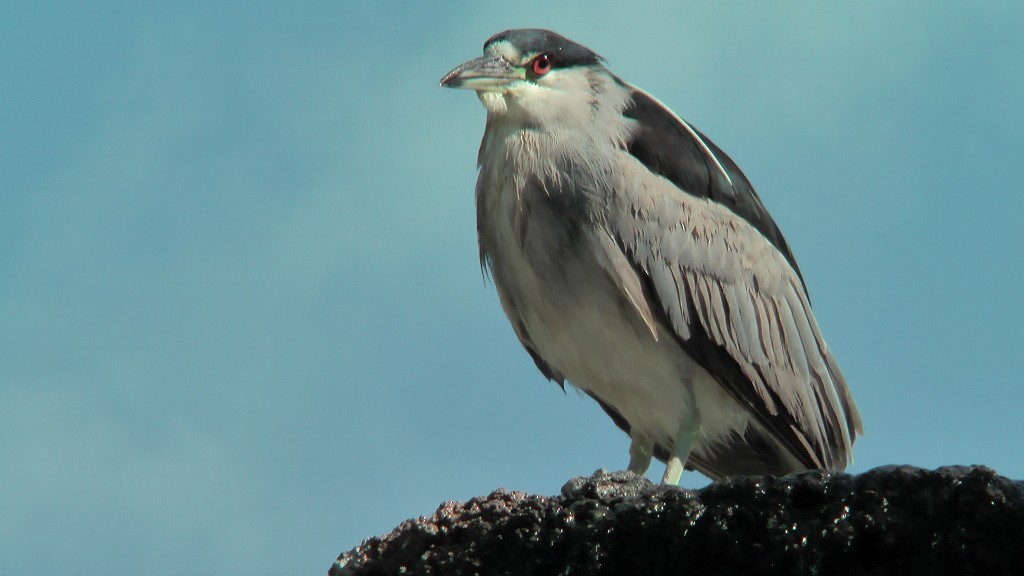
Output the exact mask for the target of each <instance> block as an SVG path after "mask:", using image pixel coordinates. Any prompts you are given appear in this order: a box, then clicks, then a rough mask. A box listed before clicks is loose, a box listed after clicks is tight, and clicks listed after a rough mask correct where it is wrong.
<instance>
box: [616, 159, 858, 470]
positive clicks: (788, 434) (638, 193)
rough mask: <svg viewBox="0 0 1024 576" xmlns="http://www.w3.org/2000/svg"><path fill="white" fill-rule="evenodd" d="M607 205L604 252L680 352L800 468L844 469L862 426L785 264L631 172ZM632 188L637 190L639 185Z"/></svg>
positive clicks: (712, 206) (746, 235)
mask: <svg viewBox="0 0 1024 576" xmlns="http://www.w3.org/2000/svg"><path fill="white" fill-rule="evenodd" d="M628 164H629V166H628V167H627V169H626V170H627V171H632V172H633V173H634V174H637V173H641V172H642V173H643V175H642V176H640V177H637V178H632V179H629V182H630V184H629V185H628V186H627V185H626V183H625V180H624V181H623V182H622V183H620V184H621V185H620V186H617V187H615V192H614V193H613V194H611V195H610V196H609V200H608V202H609V211H608V212H607V222H606V223H605V225H606V227H607V230H606V232H607V234H608V235H609V237H610V239H611V242H602V245H603V246H604V249H605V250H606V251H608V250H619V251H620V252H621V254H619V255H610V256H609V259H610V260H612V261H615V259H616V258H617V257H620V256H625V258H626V260H627V261H628V262H629V263H630V266H631V267H632V270H631V271H626V270H623V271H620V275H622V276H625V275H628V274H630V273H632V274H636V275H637V276H638V277H639V278H640V279H641V281H642V282H643V283H645V284H646V297H647V298H648V300H649V302H647V305H648V306H649V308H650V309H651V310H656V311H658V313H660V314H662V318H663V322H664V324H665V325H666V326H669V327H671V329H672V331H673V333H674V334H673V336H674V337H675V339H676V341H677V342H678V343H679V345H680V346H681V347H682V348H683V349H684V350H685V351H686V352H687V353H688V354H689V355H690V356H691V357H692V358H693V359H694V360H696V361H697V362H698V363H700V364H701V365H702V366H703V367H704V368H706V369H707V370H708V371H709V372H710V373H711V374H713V375H714V376H715V377H716V378H717V379H718V380H719V382H720V383H721V384H722V386H723V387H725V388H726V389H727V390H728V391H729V392H730V393H731V394H732V395H733V396H734V397H735V398H736V399H737V400H738V401H739V402H740V403H741V404H743V405H745V406H747V407H749V409H750V411H751V413H752V414H753V416H754V417H755V418H756V419H757V420H758V421H759V422H760V423H761V424H762V426H763V427H764V428H765V429H766V430H768V431H769V432H770V433H771V434H772V435H773V436H774V437H775V438H776V439H777V440H779V441H780V442H781V443H782V445H784V446H785V447H787V448H788V450H789V451H790V452H791V453H792V454H793V455H794V456H795V457H797V458H798V459H799V460H800V461H801V462H802V463H804V464H805V465H806V466H807V467H808V468H820V469H842V468H844V467H845V466H846V464H847V462H848V460H849V457H850V453H851V447H852V444H853V440H854V438H855V435H856V434H857V433H859V432H861V423H860V417H859V415H858V414H857V409H856V406H855V405H854V403H853V400H852V398H851V396H850V393H849V390H848V388H847V386H846V381H845V379H844V378H843V375H842V372H841V371H840V370H839V366H838V365H837V364H836V361H835V358H834V357H833V356H832V353H831V352H830V351H829V349H828V347H827V346H826V344H825V340H824V339H823V338H822V336H821V333H820V332H819V330H818V325H817V322H816V321H815V319H814V315H813V313H812V312H811V307H810V303H809V301H808V298H807V294H806V291H805V290H804V287H803V283H802V281H801V278H800V276H799V275H798V274H797V272H796V271H795V270H794V268H793V267H792V266H791V265H790V263H789V262H788V258H787V257H786V256H785V255H783V254H782V253H781V252H780V251H779V249H778V248H777V247H776V246H774V245H773V244H772V243H771V242H769V241H768V240H767V239H766V238H765V236H764V235H763V234H762V233H760V232H759V231H758V230H757V229H756V228H755V227H753V226H752V225H751V224H750V223H749V222H747V221H746V220H744V219H743V218H741V217H739V216H738V215H737V214H735V213H734V212H732V211H730V210H729V209H728V208H726V207H723V206H721V205H719V204H717V203H714V202H712V201H710V200H709V199H708V198H699V197H695V196H693V195H690V194H686V193H684V192H682V191H680V190H679V189H678V188H676V187H675V186H672V185H671V183H670V182H668V181H667V180H665V179H663V178H659V177H655V176H653V175H651V174H650V173H649V172H647V171H646V170H645V169H644V168H643V167H642V166H641V165H640V164H639V163H636V162H632V163H628ZM638 182H642V183H643V184H641V185H638V184H637V183H638Z"/></svg>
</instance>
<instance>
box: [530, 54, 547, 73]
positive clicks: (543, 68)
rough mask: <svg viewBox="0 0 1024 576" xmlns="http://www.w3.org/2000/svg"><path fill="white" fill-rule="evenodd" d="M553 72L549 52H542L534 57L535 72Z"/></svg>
mask: <svg viewBox="0 0 1024 576" xmlns="http://www.w3.org/2000/svg"><path fill="white" fill-rule="evenodd" d="M548 72H551V57H550V56H548V55H547V54H541V55H540V56H537V57H536V58H534V59H533V73H534V74H536V75H537V76H543V75H545V74H547V73H548Z"/></svg>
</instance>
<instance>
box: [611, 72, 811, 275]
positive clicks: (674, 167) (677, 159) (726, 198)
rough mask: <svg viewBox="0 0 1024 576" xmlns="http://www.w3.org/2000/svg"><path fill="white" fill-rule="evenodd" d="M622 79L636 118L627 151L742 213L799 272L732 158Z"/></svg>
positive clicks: (629, 114)
mask: <svg viewBox="0 0 1024 576" xmlns="http://www.w3.org/2000/svg"><path fill="white" fill-rule="evenodd" d="M620 82H621V81H620ZM622 84H623V86H624V87H626V88H627V89H628V90H629V96H628V98H627V99H626V100H625V101H624V103H623V105H622V115H623V117H625V118H628V119H631V120H633V121H634V122H635V125H634V126H633V129H632V130H631V132H630V133H629V136H628V137H627V138H626V139H625V141H624V143H623V144H624V149H625V150H626V152H628V153H629V154H630V155H631V156H632V157H633V158H635V159H636V160H638V161H639V162H640V163H641V164H642V165H643V166H644V167H645V168H646V169H647V170H649V171H650V172H652V173H653V174H656V175H658V176H660V177H662V178H665V179H667V180H668V181H670V182H671V183H672V184H674V185H675V186H676V187H677V188H678V189H679V190H680V191H681V192H683V193H685V194H688V195H690V196H693V197H696V198H705V199H707V200H708V201H710V202H712V203H714V204H716V205H719V206H721V207H722V208H724V209H726V210H728V211H729V212H731V213H732V214H734V215H735V216H737V217H739V218H741V219H742V220H743V221H745V222H746V223H747V224H749V225H750V226H751V227H752V228H753V229H754V230H756V231H757V232H758V233H760V235H762V236H763V237H764V238H765V239H766V240H767V241H768V242H769V243H770V244H771V245H772V246H774V248H775V249H776V250H778V251H779V253H780V254H781V255H782V256H783V257H785V259H786V260H787V261H788V262H789V265H790V266H791V267H792V268H793V270H794V271H796V273H797V275H798V276H799V275H800V269H799V267H798V266H797V263H796V258H795V257H794V256H793V253H792V250H791V249H790V247H789V244H788V243H787V242H786V239H785V237H784V236H783V235H782V231H781V230H780V229H779V227H778V225H777V224H776V223H775V220H774V219H773V218H772V216H771V214H769V213H768V210H767V209H766V208H765V206H764V203H763V202H762V201H761V198H760V197H759V196H758V194H757V192H756V191H755V190H754V187H753V185H752V184H751V183H750V181H749V180H748V179H747V177H746V175H745V174H744V173H743V171H742V170H740V168H739V166H738V165H737V164H736V163H735V162H734V161H733V160H732V158H730V157H729V155H728V154H726V153H725V152H724V151H722V149H721V148H719V147H718V146H717V145H715V143H714V142H712V141H711V139H710V138H708V137H707V136H705V135H704V134H703V133H702V132H701V131H700V130H698V129H697V128H695V127H694V126H692V125H691V124H690V123H688V122H686V121H685V120H683V119H682V118H680V117H679V116H678V115H676V114H675V113H674V112H672V111H671V110H670V109H669V108H668V107H666V106H665V105H664V104H662V103H661V102H660V101H658V100H657V99H656V98H654V97H653V96H651V95H650V94H648V93H647V92H644V91H643V90H641V89H639V88H636V87H634V86H631V85H629V84H627V83H625V82H623V83H622Z"/></svg>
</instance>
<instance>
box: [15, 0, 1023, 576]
mask: <svg viewBox="0 0 1024 576" xmlns="http://www.w3.org/2000/svg"><path fill="white" fill-rule="evenodd" d="M983 6H984V7H982V5H979V4H971V3H962V5H959V6H955V5H942V6H939V5H937V4H935V3H931V2H905V3H898V4H893V3H889V2H861V3H857V4H856V5H851V6H844V7H842V8H838V7H836V6H832V5H828V6H826V5H824V4H813V5H812V4H811V3H796V2H782V3H774V4H771V5H769V4H768V3H756V4H753V5H752V4H751V3H747V2H728V1H727V2H716V3H705V2H700V3H696V2H694V3H690V2H687V3H676V2H663V3H652V4H651V5H649V6H648V7H646V8H645V9H642V10H641V9H638V8H631V7H627V3H623V2H618V3H600V2H597V3H594V2H579V3H566V4H559V5H557V6H556V5H551V4H550V3H536V2H520V3H517V4H516V5H515V9H514V10H511V5H510V4H508V3H496V2H453V3H450V4H443V5H442V4H439V3H429V4H427V3H418V4H410V5H406V4H402V3H385V2H380V3H366V4H362V3H360V4H353V3H345V2H340V3H339V2H329V3H328V2H323V3H300V4H286V3H283V2H282V3H269V2H246V3H242V2H222V3H205V2H174V3H146V2H130V3H127V2H126V3H121V4H118V3H107V4H105V5H104V6H103V7H99V6H97V5H93V4H87V3H78V4H47V3H43V2H9V3H5V5H4V6H3V8H0V29H2V32H3V33H2V34H0V77H2V78H3V87H2V88H0V133H2V134H3V137H2V138H0V486H2V488H3V489H2V490H0V511H2V512H0V571H2V572H4V573H9V574H25V575H33V574H44V573H47V574H48V573H52V572H54V571H55V570H60V571H62V572H68V573H73V574H116V575H119V574H138V573H148V574H240V573H246V574H310V573H313V574H319V573H322V572H323V571H325V570H326V569H327V568H328V567H329V565H330V563H331V562H332V561H333V559H334V558H335V556H336V555H337V554H338V553H339V552H342V551H344V550H347V549H349V548H351V547H353V546H355V545H356V544H358V543H359V541H360V540H361V539H362V538H364V537H367V536H370V535H373V534H378V533H382V532H385V531H387V530H389V529H390V528H392V527H393V526H395V525H396V524H398V523H399V522H400V521H402V520H403V519H405V518H408V517H415V516H418V515H422V514H429V513H431V512H432V511H433V510H434V508H435V507H436V506H437V505H438V504H439V503H441V502H442V501H443V500H464V499H468V498H470V497H472V496H475V495H480V494H486V493H488V492H490V491H491V490H493V489H496V488H498V487H506V488H509V489H516V490H524V491H530V492H537V493H544V494H554V493H557V491H558V489H559V487H560V486H561V484H562V483H563V482H565V481H566V480H567V479H568V478H570V477H571V476H574V475H581V474H589V473H590V472H592V471H593V470H595V469H597V468H601V467H604V468H619V467H623V466H624V465H625V463H626V460H627V454H626V449H627V445H628V440H627V439H626V437H625V435H623V434H622V433H620V432H619V431H618V430H617V429H616V428H615V427H614V425H613V424H612V423H611V421H610V420H609V419H608V418H607V417H606V416H604V414H603V413H602V412H601V411H600V409H599V408H598V407H597V406H596V405H595V404H594V403H593V402H591V401H590V400H588V399H584V398H580V397H579V396H578V395H577V394H575V393H574V392H572V391H570V392H569V393H568V394H563V393H562V392H561V391H560V390H559V389H558V387H557V386H555V385H554V384H552V383H549V382H546V381H545V380H544V379H543V378H542V376H541V375H540V374H539V373H538V372H537V371H536V369H535V368H534V366H533V363H532V362H531V361H530V359H529V357H528V356H527V355H526V353H525V352H524V351H522V349H521V348H520V347H519V345H518V343H517V342H516V340H515V337H514V335H513V333H512V330H511V329H510V328H509V326H508V325H507V322H506V321H505V319H504V317H503V315H502V313H501V311H500V308H499V306H498V303H497V298H496V297H495V294H494V292H493V287H491V286H488V285H485V284H484V282H483V281H482V277H481V274H480V270H479V269H478V267H477V259H476V240H475V223H474V220H473V218H474V214H473V198H472V190H473V183H474V180H475V154H476V148H477V145H478V142H479V138H480V134H481V132H482V129H483V122H484V110H483V108H482V107H481V106H480V104H479V103H478V102H477V101H476V99H475V98H474V97H473V95H472V94H471V93H468V92H464V91H452V90H442V89H440V88H438V87H437V81H438V79H439V78H440V77H441V75H442V74H444V73H445V72H447V71H448V70H449V69H450V68H452V67H453V66H455V65H456V64H459V63H461V62H462V61H464V60H467V59H469V58H472V57H475V56H477V55H478V54H479V53H480V47H481V45H482V43H483V41H484V40H485V39H486V38H487V37H488V36H490V35H491V34H493V33H494V32H497V31H500V30H503V29H506V28H511V27H520V26H543V27H548V28H552V29H555V30H557V31H559V32H561V33H563V34H565V35H567V36H569V37H570V38H573V39H576V40H578V41H580V42H582V43H584V44H586V45H588V46H590V47H591V48H593V49H595V50H597V51H598V52H599V53H601V54H602V55H604V56H605V57H606V58H607V59H608V62H609V66H610V68H611V69H612V70H613V71H615V72H616V73H617V74H619V75H620V76H622V77H623V78H625V79H627V80H629V81H631V82H633V83H635V84H637V85H639V86H642V87H644V88H645V89H647V90H648V91H650V92H651V93H653V94H654V95H656V96H657V97H658V98H659V99H661V100H662V101H663V102H665V103H666V104H668V105H669V106H670V107H672V108H673V109H674V110H675V111H676V112H677V113H679V114H680V115H681V116H683V117H684V118H687V119H688V120H690V121H691V122H692V123H693V124H695V125H696V126H698V127H699V128H700V129H701V130H702V131H704V132H705V133H706V134H708V135H709V136H710V137H711V138H712V139H713V140H714V141H715V142H716V143H717V144H718V145H719V146H721V147H722V148H724V149H725V150H726V151H728V152H729V153H730V155H731V156H732V157H733V158H734V159H735V160H737V162H738V163H739V164H740V165H741V166H742V167H743V169H744V170H745V172H746V174H747V175H748V176H749V177H750V179H751V180H752V181H753V182H754V184H755V186H756V187H757V189H758V190H759V192H760V194H761V196H762V198H763V199H764V200H765V202H766V204H767V205H768V207H769V209H770V210H771V211H772V213H773V215H774V216H775V218H776V220H777V221H778V223H779V224H780V226H781V227H782V229H783V231H784V232H785V234H786V236H787V239H788V240H789V242H790V244H791V246H792V248H793V250H794V253H795V254H796V257H797V259H798V260H799V262H800V265H801V268H802V270H803V273H804V275H805V277H806V279H807V283H808V285H809V287H810V290H811V295H812V298H813V301H814V305H815V310H816V313H817V315H818V318H819V321H820V324H821V326H822V329H823V331H824V334H825V336H826V338H827V339H828V341H829V343H830V344H831V346H832V347H833V349H834V350H835V352H836V355H837V356H838V358H839V360H840V363H841V364H842V366H843V369H844V371H845V372H846V375H847V378H848V380H849V382H850V384H851V386H852V388H853V392H854V395H855V397H856V399H857V401H858V403H859V405H860V408H861V411H862V414H863V416H864V421H865V427H866V430H867V435H866V436H865V437H864V438H862V439H861V440H860V441H859V442H858V443H857V445H856V450H855V456H856V462H855V465H854V466H853V467H852V471H854V472H859V471H863V470H866V469H868V468H872V467H875V466H879V465H885V464H892V463H910V464H915V465H919V466H926V467H935V466H940V465H946V464H971V463H983V464H987V465H989V466H992V467H993V468H995V469H996V470H997V471H998V472H1000V473H1002V474H1005V475H1007V476H1011V477H1014V478H1024V456H1021V450H1020V447H1019V438H1020V437H1021V433H1022V430H1024V424H1022V423H1021V419H1020V414H1021V411H1022V409H1024V389H1022V388H1021V379H1020V377H1019V375H1018V373H1017V371H1016V370H1017V368H1018V365H1019V364H1020V361H1021V358H1022V354H1021V350H1020V336H1021V334H1020V331H1021V330H1020V326H1021V321H1022V320H1024V305H1022V304H1021V299H1020V298H1019V296H1018V292H1019V291H1020V286H1021V282H1022V279H1024V277H1022V272H1021V263H1022V257H1021V249H1022V247H1024V225H1022V224H1021V217H1022V214H1024V200H1022V190H1021V185H1020V183H1019V178H1018V177H1017V171H1018V170H1019V166H1020V158H1019V156H1020V153H1021V151H1022V150H1024V113H1022V112H1021V107H1020V102H1024V74H1022V68H1021V64H1020V55H1021V54H1024V37H1022V36H1021V34H1020V30H1019V22H1021V21H1024V9H1022V8H1021V6H1022V5H1021V4H1020V3H1017V2H1002V3H1000V2H990V3H986V4H984V5H983ZM656 468H657V467H656ZM658 475H660V470H657V469H656V470H652V473H651V476H652V477H657V476H658ZM703 482H704V480H702V479H701V478H700V477H699V476H697V475H693V474H690V475H687V476H686V477H684V484H687V485H689V486H699V485H701V484H702V483H703Z"/></svg>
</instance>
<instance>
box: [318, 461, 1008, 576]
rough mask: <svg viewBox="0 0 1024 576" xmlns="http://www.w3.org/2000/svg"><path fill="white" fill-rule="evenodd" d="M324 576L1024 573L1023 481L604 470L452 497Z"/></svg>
mask: <svg viewBox="0 0 1024 576" xmlns="http://www.w3.org/2000/svg"><path fill="white" fill-rule="evenodd" d="M329 574H330V576H349V575H351V576H357V575H370V574H373V575H377V574H424V575H430V574H446V575H451V574H481V575H486V574H552V575H555V574H562V575H589V574H601V575H622V574H645V575H647V574H692V575H700V576H706V575H713V574H723V575H726V574H728V575H733V574H829V575H843V574H857V575H881V574H962V575H971V574H985V575H996V574H1024V483H1021V482H1015V481H1013V480H1009V479H1006V478H1003V477H1001V476H999V475H997V474H996V473H995V472H994V471H993V470H991V469H989V468H985V467H983V466H970V467H967V466H950V467H945V468H939V469H938V470H924V469H921V468H914V467H911V466H887V467H884V468H876V469H874V470H870V471H868V472H865V473H863V474H860V475H858V476H852V475H849V474H837V473H826V472H805V473H802V474H798V475H795V476H787V477H784V478H772V477H738V478H733V479H729V480H726V481H722V482H717V483H715V484H711V485H710V486H707V487H706V488H703V489H701V490H695V491H693V490H682V489H678V488H673V487H664V486H655V485H653V484H652V483H651V482H649V481H648V480H647V479H646V478H643V477H641V476H638V475H636V474H632V473H629V472H613V473H608V472H604V471H600V470H599V471H598V472H596V473H594V475H593V476H590V477H581V478H574V479H572V480H570V481H569V482H567V483H566V484H565V486H563V487H562V494H561V496H554V497H547V496H533V495H528V494H525V493H522V492H508V491H505V490H498V491H496V492H493V493H491V494H490V495H489V496H487V497H485V498H474V499H472V500H470V501H469V502H466V503H455V502H447V503H445V504H442V505H441V507H440V508H438V510H437V512H435V513H434V515H433V516H431V517H430V518H426V517H424V518H419V519H418V520H407V521H405V522H403V523H402V524H401V525H400V526H398V527H397V528H396V529H395V530H394V531H392V532H391V533H390V534H387V535H385V536H382V537H379V538H370V539H368V540H366V541H364V542H363V543H362V544H361V545H359V546H358V547H356V548H355V549H353V550H352V551H350V552H346V553H345V554H342V555H341V556H340V557H339V558H338V561H337V562H336V563H335V564H334V566H332V567H331V569H330V571H329Z"/></svg>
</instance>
